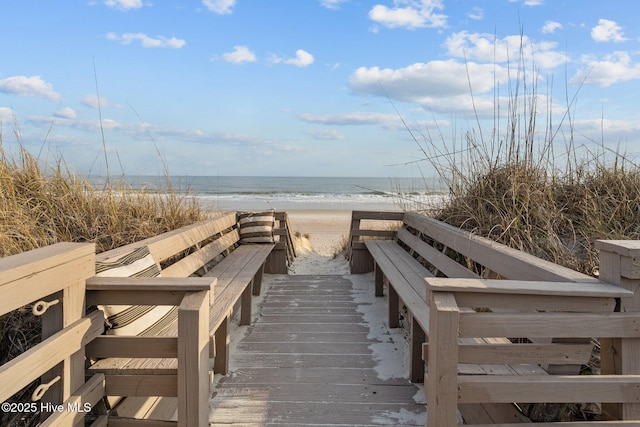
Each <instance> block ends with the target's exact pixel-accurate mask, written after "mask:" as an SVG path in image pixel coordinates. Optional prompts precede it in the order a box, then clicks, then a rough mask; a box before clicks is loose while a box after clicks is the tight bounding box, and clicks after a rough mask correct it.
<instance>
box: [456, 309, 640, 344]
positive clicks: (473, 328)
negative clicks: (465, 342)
mask: <svg viewBox="0 0 640 427" xmlns="http://www.w3.org/2000/svg"><path fill="white" fill-rule="evenodd" d="M639 335H640V313H461V314H460V337H470V338H474V337H493V336H504V337H556V338H591V337H622V338H637V337H638V336H639Z"/></svg>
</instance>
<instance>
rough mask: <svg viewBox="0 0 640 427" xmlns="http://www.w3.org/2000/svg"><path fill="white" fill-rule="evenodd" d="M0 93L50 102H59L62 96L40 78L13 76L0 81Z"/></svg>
mask: <svg viewBox="0 0 640 427" xmlns="http://www.w3.org/2000/svg"><path fill="white" fill-rule="evenodd" d="M0 92H4V93H7V94H10V95H17V96H40V97H42V98H46V99H49V100H51V101H59V100H61V99H62V96H61V95H60V94H59V93H57V92H56V91H54V90H53V85H52V84H51V83H47V82H45V81H44V80H42V78H41V77H40V76H32V77H27V76H13V77H9V78H6V79H3V80H0Z"/></svg>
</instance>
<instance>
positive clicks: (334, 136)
mask: <svg viewBox="0 0 640 427" xmlns="http://www.w3.org/2000/svg"><path fill="white" fill-rule="evenodd" d="M305 133H306V134H307V135H310V136H312V137H313V138H314V139H317V140H319V141H342V140H344V135H343V134H341V133H340V132H338V131H337V130H335V129H315V130H308V131H306V132H305Z"/></svg>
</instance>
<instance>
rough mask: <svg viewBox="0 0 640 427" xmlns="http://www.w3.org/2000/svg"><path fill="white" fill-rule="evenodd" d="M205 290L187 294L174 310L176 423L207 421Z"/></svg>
mask: <svg viewBox="0 0 640 427" xmlns="http://www.w3.org/2000/svg"><path fill="white" fill-rule="evenodd" d="M208 367H209V290H206V291H200V292H194V293H190V294H187V295H186V296H185V298H184V300H183V301H182V304H180V308H179V310H178V387H177V388H178V413H179V414H180V417H179V419H178V426H179V427H189V426H207V425H209V405H208V398H209V374H208Z"/></svg>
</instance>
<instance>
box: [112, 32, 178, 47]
mask: <svg viewBox="0 0 640 427" xmlns="http://www.w3.org/2000/svg"><path fill="white" fill-rule="evenodd" d="M106 37H107V40H112V41H117V42H120V43H121V44H124V45H128V44H131V43H133V42H134V41H139V42H140V43H141V44H142V47H147V48H151V47H164V48H171V49H179V48H181V47H183V46H184V45H185V44H187V42H186V41H184V40H182V39H177V38H175V37H171V38H167V37H163V36H157V37H156V38H153V37H149V36H148V35H146V34H144V33H124V34H121V35H119V34H116V33H108V34H107V36H106Z"/></svg>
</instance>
